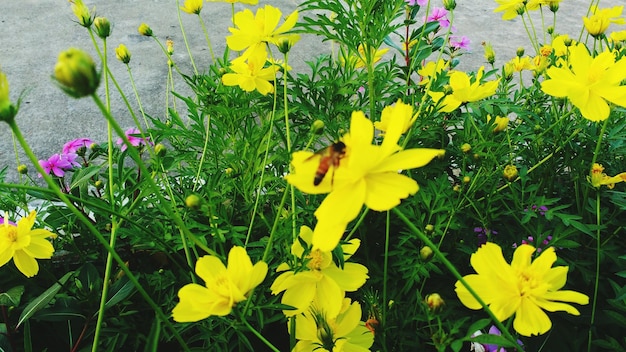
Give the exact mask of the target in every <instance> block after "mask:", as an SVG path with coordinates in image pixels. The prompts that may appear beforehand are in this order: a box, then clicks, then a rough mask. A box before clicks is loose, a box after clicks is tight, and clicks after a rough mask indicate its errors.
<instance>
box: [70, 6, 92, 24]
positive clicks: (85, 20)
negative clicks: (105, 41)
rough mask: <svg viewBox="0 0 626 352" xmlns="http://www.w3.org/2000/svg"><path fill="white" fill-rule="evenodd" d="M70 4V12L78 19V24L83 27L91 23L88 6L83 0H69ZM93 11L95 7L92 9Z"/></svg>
mask: <svg viewBox="0 0 626 352" xmlns="http://www.w3.org/2000/svg"><path fill="white" fill-rule="evenodd" d="M70 3H71V4H72V12H74V15H75V16H76V18H77V19H78V24H80V25H81V26H83V27H86V28H87V27H90V26H91V25H92V24H93V19H94V18H93V17H92V16H91V14H90V13H89V8H88V7H87V5H85V4H84V3H83V0H70ZM93 11H95V8H94V10H93Z"/></svg>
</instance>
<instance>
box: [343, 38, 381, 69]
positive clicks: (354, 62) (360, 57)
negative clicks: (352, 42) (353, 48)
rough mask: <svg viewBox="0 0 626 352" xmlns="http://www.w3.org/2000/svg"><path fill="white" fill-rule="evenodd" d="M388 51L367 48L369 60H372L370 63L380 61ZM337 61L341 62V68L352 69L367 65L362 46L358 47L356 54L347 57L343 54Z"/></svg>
mask: <svg viewBox="0 0 626 352" xmlns="http://www.w3.org/2000/svg"><path fill="white" fill-rule="evenodd" d="M388 51H389V49H387V48H383V49H374V48H369V57H370V60H372V63H376V62H378V61H380V59H381V58H382V57H383V55H385V53H386V52H388ZM339 61H340V62H341V64H342V65H343V66H348V65H350V66H352V67H354V68H363V67H365V66H366V65H367V54H366V52H365V47H364V46H363V44H361V45H359V47H358V53H357V54H352V55H350V56H348V57H346V55H345V53H343V55H341V56H340V57H339Z"/></svg>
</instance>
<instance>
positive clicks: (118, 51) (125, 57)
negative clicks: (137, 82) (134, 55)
mask: <svg viewBox="0 0 626 352" xmlns="http://www.w3.org/2000/svg"><path fill="white" fill-rule="evenodd" d="M115 57H116V58H117V59H118V60H120V61H121V62H122V63H125V64H128V63H129V62H130V52H129V51H128V48H126V45H124V44H120V45H119V46H118V47H117V48H115Z"/></svg>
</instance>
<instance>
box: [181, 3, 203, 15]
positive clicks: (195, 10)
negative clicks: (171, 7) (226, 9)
mask: <svg viewBox="0 0 626 352" xmlns="http://www.w3.org/2000/svg"><path fill="white" fill-rule="evenodd" d="M203 5H204V0H185V3H184V4H183V6H181V7H180V9H181V10H183V11H185V12H187V13H188V14H191V15H194V14H195V15H199V14H200V11H202V6H203Z"/></svg>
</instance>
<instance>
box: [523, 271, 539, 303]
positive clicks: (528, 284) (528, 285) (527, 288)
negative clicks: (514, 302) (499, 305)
mask: <svg viewBox="0 0 626 352" xmlns="http://www.w3.org/2000/svg"><path fill="white" fill-rule="evenodd" d="M519 286H520V296H522V297H528V296H530V294H531V292H532V291H533V290H534V289H535V288H537V286H538V283H537V280H536V279H535V277H534V276H533V275H531V274H529V273H526V272H522V273H520V275H519Z"/></svg>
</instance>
